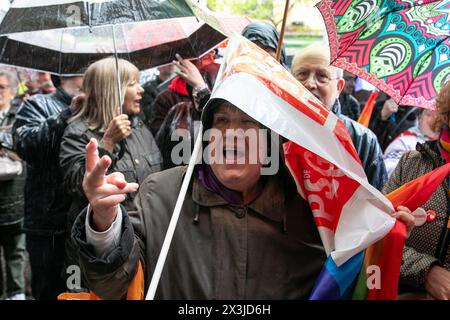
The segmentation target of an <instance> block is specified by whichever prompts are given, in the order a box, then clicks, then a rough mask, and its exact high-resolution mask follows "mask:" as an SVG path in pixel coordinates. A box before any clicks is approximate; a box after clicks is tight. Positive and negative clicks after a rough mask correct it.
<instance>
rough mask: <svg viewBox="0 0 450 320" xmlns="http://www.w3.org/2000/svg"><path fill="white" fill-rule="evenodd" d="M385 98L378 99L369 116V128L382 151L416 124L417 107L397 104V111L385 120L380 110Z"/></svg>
mask: <svg viewBox="0 0 450 320" xmlns="http://www.w3.org/2000/svg"><path fill="white" fill-rule="evenodd" d="M385 101H386V100H382V101H378V102H377V103H376V104H375V108H374V110H373V112H372V116H371V118H370V123H369V128H370V130H372V131H373V132H374V133H375V135H376V136H377V137H378V141H379V142H380V146H381V149H382V150H383V151H384V150H386V148H387V147H388V146H389V144H390V143H391V142H392V141H393V140H394V139H395V138H396V137H398V135H399V134H401V133H403V132H405V131H406V130H408V129H409V128H411V127H413V126H414V125H415V124H416V121H417V118H418V115H419V109H418V108H417V107H412V106H403V105H401V106H399V107H398V111H397V113H395V114H393V115H391V116H390V117H389V118H388V119H387V120H383V119H382V118H381V110H383V105H384V102H385Z"/></svg>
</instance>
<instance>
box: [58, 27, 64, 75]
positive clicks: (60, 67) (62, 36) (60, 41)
mask: <svg viewBox="0 0 450 320" xmlns="http://www.w3.org/2000/svg"><path fill="white" fill-rule="evenodd" d="M64 31H65V30H64V29H62V31H61V39H60V40H59V67H58V72H59V74H62V44H63V38H64Z"/></svg>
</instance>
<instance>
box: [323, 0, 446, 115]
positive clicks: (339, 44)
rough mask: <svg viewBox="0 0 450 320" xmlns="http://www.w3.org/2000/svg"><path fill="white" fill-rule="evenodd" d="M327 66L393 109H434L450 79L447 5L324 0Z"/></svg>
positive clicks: (428, 1) (395, 0)
mask: <svg viewBox="0 0 450 320" xmlns="http://www.w3.org/2000/svg"><path fill="white" fill-rule="evenodd" d="M316 6H317V8H318V9H319V10H320V12H321V13H322V16H323V18H324V20H325V25H326V28H327V32H328V38H329V42H330V50H331V60H332V64H333V65H335V66H337V67H340V68H343V69H346V70H348V71H349V72H352V73H354V74H356V75H358V76H359V77H361V78H363V79H365V80H366V81H368V82H370V83H372V84H373V85H375V86H376V87H378V88H379V89H380V90H382V91H384V92H386V93H387V94H388V95H390V96H391V97H392V98H393V99H394V100H395V101H396V102H397V103H399V104H403V105H415V106H421V107H424V108H434V100H435V98H436V95H437V94H438V92H439V90H440V88H441V86H442V85H443V83H445V81H446V80H447V79H448V77H449V75H450V41H449V39H448V37H449V33H450V31H449V28H450V1H449V0H446V1H431V0H421V1H412V0H410V1H399V0H359V1H349V0H336V1H331V0H323V1H321V2H319V3H318V4H317V5H316Z"/></svg>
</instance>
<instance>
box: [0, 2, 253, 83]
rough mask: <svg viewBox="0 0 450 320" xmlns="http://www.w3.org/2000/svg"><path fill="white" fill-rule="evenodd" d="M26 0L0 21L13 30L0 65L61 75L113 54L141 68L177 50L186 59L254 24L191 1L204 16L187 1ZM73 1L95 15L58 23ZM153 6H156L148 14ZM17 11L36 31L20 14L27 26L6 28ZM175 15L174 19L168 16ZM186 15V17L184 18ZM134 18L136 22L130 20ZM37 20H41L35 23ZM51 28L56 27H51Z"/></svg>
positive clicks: (3, 40)
mask: <svg viewBox="0 0 450 320" xmlns="http://www.w3.org/2000/svg"><path fill="white" fill-rule="evenodd" d="M25 3H28V5H30V4H29V1H26V2H25V1H14V2H13V4H12V5H13V6H14V5H15V7H11V8H9V10H8V11H6V14H5V15H4V18H3V20H2V21H1V22H0V30H6V31H11V30H13V31H15V33H9V34H4V35H2V36H0V48H1V51H0V63H3V64H8V65H14V66H21V67H25V68H30V69H35V70H41V71H47V72H51V73H54V74H60V75H74V74H80V73H82V72H83V69H84V68H85V67H87V66H88V65H89V64H90V63H92V62H94V61H96V60H99V59H101V58H104V57H106V56H109V55H111V54H112V53H117V56H118V57H120V58H124V59H127V60H129V61H131V62H132V63H134V64H135V65H136V66H137V67H138V68H139V69H141V70H143V69H148V68H152V67H155V66H159V65H163V64H167V63H170V62H172V61H173V60H174V59H175V54H176V53H180V54H181V55H182V56H183V57H185V58H198V57H200V56H201V55H202V54H204V53H206V52H208V51H209V50H210V49H212V48H213V47H215V46H217V45H219V44H220V43H221V42H222V41H223V40H225V39H226V35H227V34H229V33H231V32H240V31H241V30H242V28H243V27H245V25H247V24H248V23H249V22H250V21H249V20H248V19H246V18H243V17H230V16H226V17H222V16H220V15H219V16H218V15H214V14H211V13H206V12H203V11H202V10H200V9H199V8H198V7H196V6H194V5H192V9H194V10H195V11H196V16H200V17H201V19H202V20H199V19H198V18H197V17H194V16H193V14H194V11H192V10H191V7H190V6H189V5H188V2H187V1H181V0H172V1H168V0H166V1H161V0H149V1H144V2H143V4H142V5H140V3H141V1H131V0H128V1H125V0H116V1H111V0H109V1H106V0H103V1H99V0H97V1H78V2H74V1H67V0H52V1H36V2H32V3H33V4H32V7H24V6H23V5H24V4H25ZM75 3H76V4H75ZM80 3H82V4H83V5H81V4H80ZM181 3H184V5H181ZM69 4H70V5H72V6H76V5H79V7H80V8H84V9H86V8H90V9H89V10H87V9H86V12H87V13H86V14H88V13H89V14H90V17H91V18H90V19H88V20H87V21H88V22H89V23H88V25H84V26H75V25H73V24H72V25H71V24H68V25H67V26H65V27H60V26H61V25H60V24H58V23H57V22H58V21H61V20H63V17H64V15H62V14H60V15H59V16H58V14H57V12H65V11H64V8H66V7H67V5H69ZM125 4H129V5H130V6H125ZM131 4H132V5H131ZM156 4H160V5H161V6H162V7H157V6H156ZM179 4H180V7H177V5H179ZM172 7H173V8H172ZM41 8H48V9H49V11H48V12H53V11H52V10H56V9H55V8H59V11H58V10H56V11H54V12H53V14H54V15H51V14H50V13H48V12H47V11H45V10H41ZM151 8H158V10H155V11H154V12H153V11H152V12H151V14H150V12H149V10H150V9H151ZM186 8H189V10H188V9H186ZM29 9H30V10H31V9H33V10H35V12H34V15H33V17H30V16H27V15H28V13H29ZM119 9H120V10H122V9H123V10H122V11H120V10H119ZM172 9H173V10H172ZM118 10H119V11H120V14H119V13H118V12H119V11H118ZM134 10H135V11H134ZM150 11H151V10H150ZM19 12H22V14H23V17H25V16H27V17H28V18H29V19H30V20H33V21H34V24H33V27H35V28H36V30H34V31H24V30H30V29H31V27H30V25H28V24H27V22H26V21H28V19H25V18H22V19H19V18H18V21H24V25H22V24H21V23H19V22H17V23H16V24H15V25H14V26H9V27H8V26H6V25H5V28H3V29H2V26H3V25H4V22H5V21H7V19H10V18H9V17H11V16H16V17H17V16H19ZM39 14H42V16H39ZM172 14H173V16H175V17H172V18H170V17H171V15H172ZM182 15H186V16H185V17H180V16H182ZM188 15H190V16H188ZM100 17H102V18H100ZM108 17H111V18H110V19H109V18H108ZM223 18H224V19H223ZM133 19H135V20H136V21H134V22H129V21H130V20H133ZM145 19H156V20H145ZM204 20H207V21H208V23H205V22H204ZM36 21H40V22H42V23H41V24H36ZM106 21H107V22H108V24H106V23H105V22H106ZM124 21H125V22H124ZM223 21H226V23H223ZM49 27H55V28H56V29H50V30H48V28H49ZM19 31H20V32H19Z"/></svg>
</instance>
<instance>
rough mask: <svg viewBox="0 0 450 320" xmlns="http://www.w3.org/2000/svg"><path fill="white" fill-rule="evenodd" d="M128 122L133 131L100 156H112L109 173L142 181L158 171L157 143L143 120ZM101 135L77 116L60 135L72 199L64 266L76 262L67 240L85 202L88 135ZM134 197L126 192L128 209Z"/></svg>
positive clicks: (62, 168) (132, 206) (96, 136)
mask: <svg viewBox="0 0 450 320" xmlns="http://www.w3.org/2000/svg"><path fill="white" fill-rule="evenodd" d="M131 121H132V132H131V135H130V136H129V137H128V138H127V139H126V140H125V141H124V143H123V144H121V146H119V145H116V148H115V150H114V151H113V153H112V154H111V153H109V152H108V151H106V150H105V149H102V148H99V156H100V157H102V156H103V155H108V156H109V157H110V158H111V160H112V164H111V166H110V167H109V169H108V170H109V171H108V172H109V173H112V172H121V173H123V175H124V176H125V180H126V181H127V182H136V183H138V184H141V183H142V182H143V181H144V180H145V178H146V177H147V176H148V175H149V174H150V173H153V172H157V171H159V170H161V162H162V159H161V154H160V153H159V149H158V147H157V146H156V142H155V140H154V139H153V136H152V134H151V133H150V131H149V130H148V128H147V127H146V126H145V125H144V123H143V122H142V121H141V120H140V119H139V118H138V117H133V118H132V119H131ZM102 137H103V134H102V133H100V132H98V131H93V130H90V129H89V128H88V127H87V125H86V123H85V121H83V120H81V119H78V120H75V121H74V122H72V123H70V124H69V125H68V127H67V128H66V130H65V132H64V136H63V138H62V142H61V151H60V154H59V158H60V164H61V170H62V173H63V175H64V187H65V190H66V192H67V194H69V195H70V196H71V200H72V202H71V205H70V210H68V215H67V231H68V232H67V235H66V245H65V247H66V257H65V260H66V265H71V264H77V261H78V256H77V252H76V249H75V248H74V247H73V245H72V242H71V241H70V230H71V229H72V226H73V223H74V221H75V219H76V217H77V216H78V214H79V213H80V212H81V211H82V209H83V208H84V207H86V206H87V204H88V201H87V199H86V197H85V195H84V192H83V187H82V182H83V177H84V173H85V165H86V162H85V156H86V145H87V144H88V142H89V140H90V139H91V138H96V139H97V141H100V140H101V139H102ZM135 196H136V194H135V193H133V194H127V199H126V200H125V201H124V202H123V203H122V204H123V205H124V206H125V208H127V210H136V207H135V206H134V205H133V200H134V197H135ZM83 284H84V282H83Z"/></svg>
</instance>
